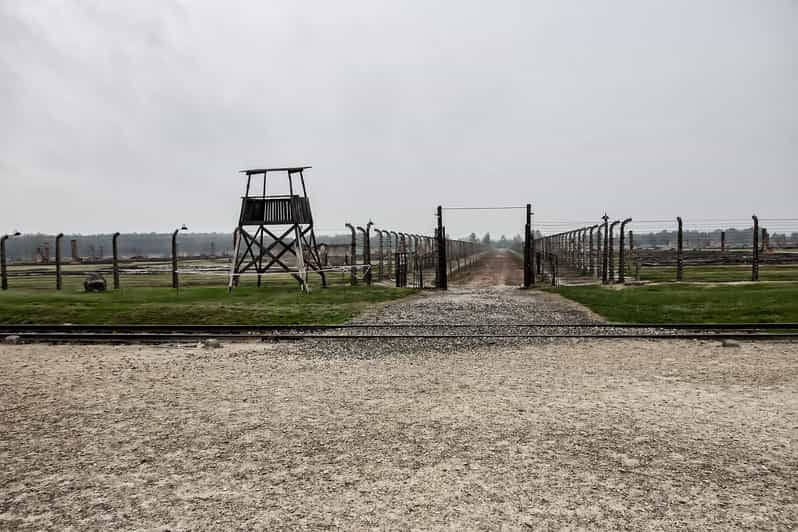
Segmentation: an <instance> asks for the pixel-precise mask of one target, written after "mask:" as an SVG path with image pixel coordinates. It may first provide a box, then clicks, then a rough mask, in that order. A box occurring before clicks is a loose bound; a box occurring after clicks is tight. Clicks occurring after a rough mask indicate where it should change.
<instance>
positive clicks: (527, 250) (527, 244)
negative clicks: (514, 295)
mask: <svg viewBox="0 0 798 532" xmlns="http://www.w3.org/2000/svg"><path fill="white" fill-rule="evenodd" d="M524 227H525V229H524V288H529V286H530V285H531V284H532V242H531V240H532V204H531V203H527V204H526V225H525V226H524Z"/></svg>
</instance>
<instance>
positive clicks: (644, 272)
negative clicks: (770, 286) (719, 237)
mask: <svg viewBox="0 0 798 532" xmlns="http://www.w3.org/2000/svg"><path fill="white" fill-rule="evenodd" d="M626 275H627V276H629V277H630V278H633V277H634V272H633V271H632V270H627V274H626ZM640 279H641V280H643V281H657V282H661V281H675V280H676V266H658V267H653V266H652V267H646V268H641V269H640ZM750 280H751V266H750V265H733V266H685V267H684V281H695V282H715V283H721V282H730V281H750ZM759 280H760V281H798V266H779V265H760V266H759Z"/></svg>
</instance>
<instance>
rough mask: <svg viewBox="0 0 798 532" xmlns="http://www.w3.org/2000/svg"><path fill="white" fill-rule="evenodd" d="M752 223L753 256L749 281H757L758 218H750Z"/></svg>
mask: <svg viewBox="0 0 798 532" xmlns="http://www.w3.org/2000/svg"><path fill="white" fill-rule="evenodd" d="M751 219H752V220H753V221H754V249H753V251H754V255H753V257H752V260H751V280H752V281H758V280H759V217H757V216H756V215H754V216H751Z"/></svg>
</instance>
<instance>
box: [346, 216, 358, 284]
mask: <svg viewBox="0 0 798 532" xmlns="http://www.w3.org/2000/svg"><path fill="white" fill-rule="evenodd" d="M344 226H345V227H346V228H347V229H349V231H350V232H351V233H352V240H351V242H350V244H349V264H350V265H351V268H350V269H349V284H351V285H353V286H354V285H356V284H357V269H356V267H355V264H357V233H356V232H355V226H353V225H352V224H350V223H346V224H344Z"/></svg>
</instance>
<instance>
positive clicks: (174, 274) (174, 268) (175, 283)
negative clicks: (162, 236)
mask: <svg viewBox="0 0 798 532" xmlns="http://www.w3.org/2000/svg"><path fill="white" fill-rule="evenodd" d="M178 232H180V229H175V230H174V232H173V233H172V288H174V289H176V290H177V289H179V288H180V279H179V278H178V275H177V233H178Z"/></svg>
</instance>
